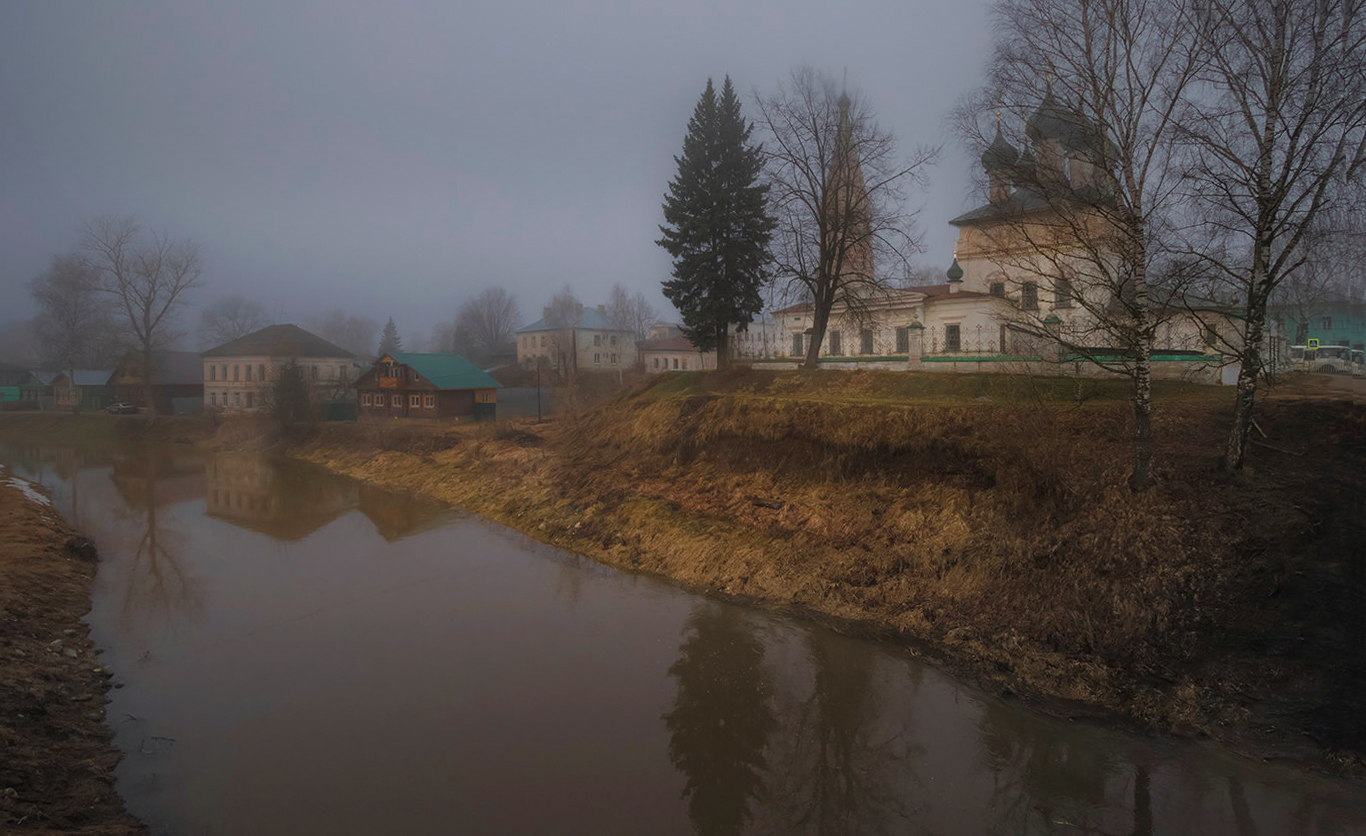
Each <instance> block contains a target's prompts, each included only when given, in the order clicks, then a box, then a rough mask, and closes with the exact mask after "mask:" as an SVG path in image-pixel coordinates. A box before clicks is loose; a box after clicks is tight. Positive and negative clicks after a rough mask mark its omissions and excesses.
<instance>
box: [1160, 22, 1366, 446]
mask: <svg viewBox="0 0 1366 836" xmlns="http://www.w3.org/2000/svg"><path fill="white" fill-rule="evenodd" d="M1198 9H1199V12H1200V14H1199V18H1198V26H1196V27H1193V28H1194V31H1196V32H1197V33H1198V36H1199V43H1198V46H1199V54H1200V55H1201V57H1202V59H1203V60H1202V63H1201V67H1200V78H1199V86H1198V87H1197V88H1196V90H1195V95H1194V96H1192V97H1191V102H1190V105H1189V107H1188V108H1187V110H1186V112H1185V113H1184V114H1183V116H1182V120H1181V131H1182V138H1183V140H1184V141H1185V142H1186V143H1187V144H1188V145H1189V147H1190V148H1191V149H1192V152H1193V153H1192V164H1191V166H1190V168H1189V169H1188V172H1187V178H1188V183H1189V185H1190V188H1191V193H1192V196H1193V197H1194V198H1195V206H1196V211H1195V213H1194V214H1195V217H1194V219H1193V223H1192V227H1193V228H1192V232H1193V233H1198V236H1193V239H1192V241H1191V247H1190V250H1191V253H1192V254H1193V255H1194V256H1197V257H1201V258H1203V259H1204V260H1205V261H1206V263H1207V264H1208V265H1209V267H1210V268H1211V269H1212V270H1213V271H1215V272H1216V273H1217V274H1218V275H1219V277H1220V278H1221V279H1222V281H1224V282H1225V283H1226V284H1227V286H1228V287H1230V288H1232V289H1233V290H1234V291H1235V292H1236V293H1237V295H1238V297H1239V301H1240V307H1241V308H1242V328H1241V333H1240V335H1239V337H1240V340H1239V341H1238V345H1237V346H1236V352H1237V356H1238V359H1239V361H1240V363H1241V368H1240V370H1239V374H1238V388H1237V394H1236V395H1235V400H1234V414H1233V421H1232V424H1231V426H1230V428H1229V436H1228V440H1227V443H1226V446H1225V451H1224V468H1225V470H1226V471H1227V472H1229V473H1237V472H1239V471H1241V470H1242V468H1243V463H1244V459H1245V457H1246V452H1247V442H1248V433H1249V432H1250V430H1251V427H1252V413H1253V407H1254V405H1255V403H1256V400H1257V392H1258V378H1259V377H1260V376H1261V374H1262V372H1263V367H1264V365H1265V363H1266V358H1265V357H1264V355H1263V341H1264V339H1265V334H1266V320H1267V306H1268V304H1269V302H1270V300H1271V298H1272V295H1273V294H1274V293H1275V291H1276V289H1277V288H1278V287H1279V286H1281V284H1282V283H1283V282H1285V281H1286V280H1287V279H1288V278H1289V277H1291V276H1293V275H1295V273H1296V272H1298V271H1299V270H1301V269H1302V268H1303V267H1304V266H1305V264H1306V262H1307V259H1308V257H1309V255H1308V254H1309V249H1308V248H1307V243H1308V239H1309V237H1310V236H1311V233H1312V231H1313V230H1314V228H1315V223H1316V222H1317V221H1318V220H1319V219H1320V217H1321V215H1323V213H1325V212H1329V211H1332V210H1333V209H1334V208H1336V207H1340V206H1343V205H1344V204H1345V203H1347V202H1348V201H1349V199H1350V195H1351V194H1352V192H1351V189H1350V186H1351V185H1352V184H1353V183H1355V182H1357V181H1359V179H1360V177H1361V174H1362V171H1363V168H1364V167H1366V60H1364V59H1366V19H1363V18H1364V17H1366V0H1313V2H1306V0H1200V3H1199V4H1198Z"/></svg>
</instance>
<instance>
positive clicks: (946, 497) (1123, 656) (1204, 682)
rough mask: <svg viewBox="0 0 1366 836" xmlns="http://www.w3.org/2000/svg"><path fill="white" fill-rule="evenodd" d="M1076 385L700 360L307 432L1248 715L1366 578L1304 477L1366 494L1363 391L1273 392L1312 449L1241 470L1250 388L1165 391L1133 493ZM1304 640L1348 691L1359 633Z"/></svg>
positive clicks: (636, 540) (416, 476)
mask: <svg viewBox="0 0 1366 836" xmlns="http://www.w3.org/2000/svg"><path fill="white" fill-rule="evenodd" d="M977 393H989V394H977ZM1075 393H1076V390H1075V382H1074V381H1062V382H1054V381H1046V380H1038V379H1034V380H1030V379H1021V378H1005V377H1001V378H999V379H993V378H973V379H968V378H967V377H966V376H964V377H955V376H949V375H905V374H886V373H881V374H879V373H868V372H860V373H850V374H839V375H835V374H801V373H792V374H781V373H777V374H774V373H763V374H728V375H714V374H713V375H700V374H692V375H685V374H679V375H668V376H664V377H663V378H661V379H658V380H656V381H653V382H651V383H648V384H643V385H641V386H638V387H636V388H634V389H632V390H630V391H629V392H628V393H626V394H625V395H623V396H622V397H620V398H619V399H617V400H615V401H613V402H611V403H609V404H608V405H606V406H605V407H603V408H601V409H598V410H596V411H589V412H585V413H582V414H578V415H575V416H572V417H570V418H567V419H565V420H563V421H561V422H560V423H558V424H556V425H551V426H535V427H532V426H530V425H528V426H515V425H509V424H500V425H498V426H497V427H482V428H481V427H473V428H471V427H465V428H460V429H446V430H440V429H436V430H433V429H428V430H425V431H424V432H425V436H424V437H423V438H410V439H408V440H406V441H402V442H396V441H395V440H394V439H393V438H389V439H388V440H386V441H384V443H383V444H380V443H377V440H376V439H374V438H370V439H368V440H367V439H365V438H363V435H364V431H363V428H351V429H350V430H345V431H341V430H333V431H329V432H330V433H332V434H331V435H328V436H324V437H322V438H321V439H318V440H316V441H315V442H314V443H313V444H312V446H310V447H307V448H304V449H303V450H301V451H299V452H300V454H301V455H303V456H305V457H306V458H310V459H312V460H314V461H318V462H321V463H323V464H326V465H328V466H331V467H333V468H334V469H337V470H340V471H343V472H347V473H351V474H353V475H356V476H359V477H361V478H366V479H370V480H373V481H378V482H382V483H386V484H390V485H394V486H397V487H403V488H405V489H409V490H417V491H421V492H424V493H428V494H431V495H433V496H437V497H439V498H441V499H444V500H447V501H450V502H454V503H456V504H459V505H462V506H465V507H467V508H469V509H471V510H473V511H476V512H479V513H482V514H485V515H487V516H490V517H492V518H494V519H496V520H499V521H501V522H504V523H506V524H509V525H512V526H514V527H517V528H519V529H522V530H524V531H526V532H528V533H530V534H532V535H533V536H536V537H539V538H541V539H543V540H546V541H548V542H552V543H555V544H558V545H561V546H563V547H565V548H569V549H572V550H575V551H578V552H581V553H585V554H588V555H590V556H593V557H595V558H598V559H600V560H603V561H605V562H608V563H611V564H613V565H617V566H622V567H625V568H632V569H639V570H644V571H650V572H656V573H659V574H663V575H667V576H669V577H672V578H675V579H677V580H679V581H681V582H683V583H685V584H690V585H693V586H696V587H699V588H703V589H709V590H715V591H720V592H725V593H729V594H733V595H738V596H744V597H747V598H751V599H755V600H758V601H763V602H769V603H772V604H775V605H781V606H791V607H795V608H798V609H800V610H801V611H804V612H808V613H813V614H818V615H821V616H829V617H834V618H838V619H841V620H844V621H845V622H846V623H851V624H861V625H864V627H865V628H867V629H871V630H874V631H876V632H883V633H894V634H897V635H901V636H904V637H908V638H912V639H915V640H918V641H922V642H926V643H928V644H929V645H930V646H931V647H933V648H938V649H940V650H943V651H944V652H945V653H946V655H947V658H948V659H949V660H950V662H951V664H955V665H959V666H960V668H961V669H967V670H970V672H971V673H973V674H974V675H975V676H976V677H977V678H978V679H979V680H981V681H983V682H985V683H986V684H988V685H992V686H995V687H999V688H1002V689H1007V688H1008V689H1010V690H1015V691H1024V692H1026V693H1032V694H1035V695H1038V696H1043V697H1061V698H1067V699H1074V700H1081V701H1084V702H1086V703H1089V704H1092V705H1099V706H1104V707H1106V708H1110V709H1114V710H1116V711H1120V712H1123V713H1126V714H1128V715H1131V716H1135V717H1137V718H1139V719H1141V720H1142V721H1144V722H1146V723H1148V724H1150V725H1153V726H1156V727H1160V728H1178V729H1185V730H1195V731H1202V732H1208V733H1211V734H1220V735H1225V736H1227V735H1228V734H1229V729H1230V728H1246V727H1247V726H1248V724H1250V723H1251V724H1255V723H1256V722H1258V718H1259V717H1261V718H1264V717H1266V716H1268V712H1271V713H1275V712H1278V711H1281V710H1282V709H1284V708H1285V707H1284V706H1281V705H1280V704H1279V703H1276V700H1275V696H1274V694H1271V695H1269V694H1268V692H1266V691H1265V686H1263V685H1261V684H1259V683H1260V681H1261V678H1262V677H1263V676H1264V674H1265V672H1266V669H1267V659H1268V655H1267V654H1268V651H1267V648H1268V647H1270V646H1273V645H1275V643H1276V642H1277V641H1279V640H1280V638H1283V637H1285V636H1294V635H1299V634H1304V633H1313V632H1314V631H1320V632H1322V631H1324V630H1325V625H1324V624H1323V623H1322V622H1323V620H1324V619H1325V618H1326V616H1325V615H1324V614H1325V613H1327V612H1342V611H1346V604H1345V603H1343V604H1342V605H1340V606H1339V605H1332V606H1326V607H1325V606H1318V605H1310V604H1308V603H1307V601H1308V600H1309V596H1311V595H1314V594H1321V593H1322V592H1323V590H1325V589H1327V590H1328V591H1329V593H1330V594H1335V593H1333V590H1335V589H1350V588H1351V584H1350V583H1349V584H1348V585H1347V586H1342V585H1341V584H1340V583H1338V580H1340V577H1339V576H1344V577H1345V576H1347V575H1351V573H1352V572H1355V571H1356V569H1355V568H1354V567H1355V564H1352V563H1351V561H1346V562H1344V561H1337V562H1336V563H1335V562H1333V561H1324V560H1322V559H1321V558H1322V551H1323V550H1322V548H1320V545H1321V543H1322V542H1323V541H1324V538H1325V537H1328V536H1329V535H1330V534H1332V536H1339V537H1346V538H1347V539H1348V540H1351V539H1352V538H1354V537H1356V536H1357V534H1356V533H1353V532H1356V529H1353V530H1352V531H1350V532H1346V533H1343V531H1342V530H1340V528H1341V527H1340V525H1339V523H1341V522H1342V520H1343V519H1344V518H1343V515H1342V514H1341V512H1340V509H1339V510H1336V511H1335V510H1334V508H1331V507H1326V506H1325V507H1323V508H1319V509H1318V510H1316V511H1314V512H1313V513H1311V514H1306V513H1304V507H1303V503H1301V502H1297V500H1296V492H1297V491H1305V490H1312V486H1313V485H1314V484H1315V483H1316V482H1321V481H1322V480H1323V479H1324V478H1326V474H1333V477H1332V478H1335V479H1340V480H1344V481H1343V484H1344V485H1350V486H1351V490H1350V491H1349V492H1348V493H1345V494H1343V495H1344V496H1354V495H1360V494H1361V493H1362V492H1361V488H1362V484H1361V483H1362V481H1363V478H1362V474H1363V473H1364V472H1366V468H1363V467H1362V465H1363V464H1366V454H1363V451H1362V450H1361V444H1360V439H1361V438H1362V437H1363V434H1362V414H1361V411H1360V410H1359V409H1357V408H1355V407H1353V406H1352V405H1351V404H1348V403H1343V402H1340V401H1316V400H1312V399H1309V400H1306V399H1304V398H1300V397H1296V398H1288V399H1285V400H1284V401H1277V400H1274V399H1273V400H1272V401H1271V402H1270V403H1269V404H1268V405H1267V406H1266V407H1264V408H1263V410H1262V412H1261V418H1260V419H1259V420H1260V422H1261V426H1262V427H1263V428H1264V429H1265V430H1266V431H1267V433H1268V434H1270V435H1271V436H1272V437H1273V442H1268V443H1274V445H1275V446H1276V447H1278V448H1280V449H1282V450H1285V449H1291V448H1294V449H1296V450H1299V449H1300V448H1301V447H1302V448H1304V449H1305V450H1306V454H1305V455H1304V456H1301V457H1296V456H1294V455H1292V454H1288V453H1283V452H1275V451H1271V450H1267V449H1263V448H1258V449H1257V451H1256V452H1255V453H1254V456H1253V458H1252V464H1251V466H1250V471H1249V473H1248V475H1247V476H1245V477H1243V478H1241V479H1239V480H1235V481H1233V482H1227V481H1220V480H1219V479H1218V478H1217V477H1216V475H1215V473H1216V469H1215V463H1216V461H1217V452H1218V450H1219V445H1220V444H1221V434H1222V429H1223V426H1224V420H1225V416H1226V412H1227V406H1226V400H1227V397H1228V393H1227V392H1226V391H1224V390H1219V389H1214V388H1210V387H1192V386H1182V385H1175V384H1168V385H1163V386H1160V387H1159V391H1158V400H1157V412H1156V423H1157V431H1158V433H1159V447H1158V468H1159V474H1160V476H1161V477H1162V483H1161V484H1160V485H1159V487H1158V488H1156V489H1155V490H1152V491H1150V492H1148V493H1147V494H1144V495H1142V496H1137V497H1136V496H1134V495H1133V494H1131V493H1130V492H1129V491H1128V490H1127V489H1126V488H1125V487H1124V478H1125V476H1126V475H1127V470H1128V456H1129V447H1128V433H1129V423H1128V422H1129V412H1128V406H1127V404H1126V403H1125V402H1124V401H1123V399H1122V397H1120V395H1119V393H1118V392H1116V391H1113V390H1111V389H1110V388H1109V386H1108V384H1098V385H1097V386H1096V387H1094V388H1093V389H1091V390H1089V391H1088V392H1087V393H1086V395H1087V396H1086V397H1085V398H1084V400H1083V401H1081V402H1078V401H1077V400H1076V398H1075ZM979 398H988V400H978V399H979ZM453 435H454V436H456V437H458V438H457V440H455V441H452V437H453ZM436 436H440V439H441V440H439V441H438V440H437V438H436ZM1311 439H1312V440H1313V442H1314V443H1315V444H1316V445H1317V446H1315V447H1313V448H1312V452H1308V451H1309V450H1310V447H1309V442H1310V440H1311ZM1297 445H1299V446H1298V447H1297ZM376 449H379V450H380V451H381V452H379V453H378V454H376V453H375V450H376ZM1324 501H1325V502H1329V504H1330V505H1331V501H1330V500H1327V499H1325V500H1324ZM1333 532H1337V533H1336V534H1333ZM1353 577H1355V576H1353ZM1360 586H1361V584H1357V585H1356V589H1357V593H1353V594H1359V590H1360ZM1269 589H1273V590H1279V591H1277V592H1276V593H1275V596H1278V597H1275V598H1274V600H1269V599H1268V590H1269ZM1343 594H1344V595H1345V594H1346V593H1343ZM1350 600H1355V599H1350V596H1348V598H1344V599H1343V601H1345V602H1350ZM1319 603H1320V604H1321V603H1322V602H1319ZM1316 619H1317V620H1316ZM1340 632H1341V631H1339V633H1340ZM1330 638H1331V637H1330ZM1311 644H1312V642H1311ZM1287 646H1288V647H1290V648H1292V651H1290V652H1286V653H1280V654H1279V655H1278V656H1277V657H1276V659H1275V665H1276V666H1277V670H1280V671H1282V672H1284V676H1285V677H1287V678H1294V679H1296V680H1297V681H1298V682H1300V683H1301V685H1300V686H1299V688H1300V691H1299V692H1297V693H1300V694H1301V696H1303V697H1304V698H1305V699H1306V700H1309V699H1319V700H1328V699H1330V696H1329V695H1327V694H1326V690H1327V689H1330V688H1331V687H1334V682H1335V681H1334V679H1333V676H1331V675H1330V674H1329V673H1328V670H1329V669H1330V668H1332V667H1333V666H1334V665H1337V664H1338V663H1340V662H1341V661H1342V659H1341V657H1340V656H1335V655H1334V654H1335V653H1339V652H1340V648H1338V649H1335V647H1336V646H1335V645H1333V644H1332V642H1331V641H1328V640H1325V641H1324V642H1320V643H1319V646H1317V647H1313V648H1311V649H1306V648H1309V647H1310V645H1306V644H1305V643H1304V642H1298V643H1296V642H1293V641H1291V642H1290V643H1289V644H1288V645H1287ZM1259 689H1262V690H1259ZM1248 705H1254V706H1256V705H1261V706H1263V708H1264V709H1265V710H1260V709H1259V710H1251V709H1249V708H1248V707H1247V706H1248ZM1267 706H1271V707H1269V708H1268V707H1267ZM1286 710H1288V709H1286ZM1259 711H1260V713H1259ZM1279 722H1280V724H1281V725H1282V726H1284V725H1285V724H1286V723H1287V722H1288V723H1290V726H1289V727H1294V723H1299V727H1301V728H1307V727H1312V726H1313V725H1314V723H1315V722H1317V721H1316V720H1315V718H1314V717H1313V716H1308V715H1305V716H1299V717H1298V718H1289V719H1287V718H1285V717H1280V718H1279ZM1240 724H1241V725H1240ZM1363 740H1366V735H1363V737H1362V738H1361V739H1352V740H1345V741H1344V740H1339V741H1338V742H1339V743H1345V745H1346V746H1348V747H1355V748H1358V749H1359V748H1360V747H1361V745H1362V742H1363ZM1281 742H1282V743H1285V744H1286V745H1291V744H1292V743H1293V740H1292V738H1291V737H1289V736H1287V737H1286V739H1285V740H1283V741H1281Z"/></svg>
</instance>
